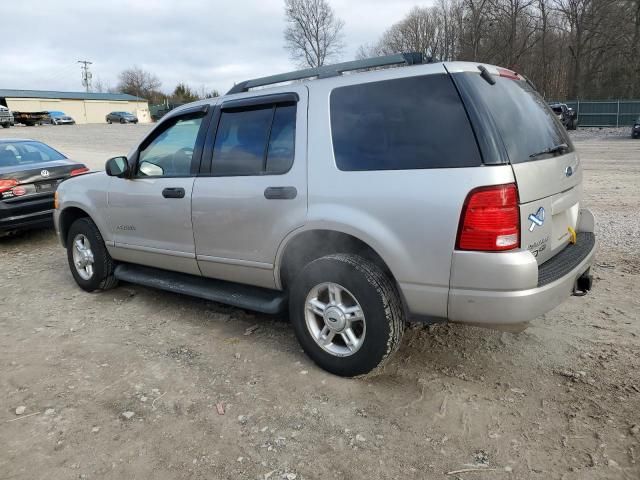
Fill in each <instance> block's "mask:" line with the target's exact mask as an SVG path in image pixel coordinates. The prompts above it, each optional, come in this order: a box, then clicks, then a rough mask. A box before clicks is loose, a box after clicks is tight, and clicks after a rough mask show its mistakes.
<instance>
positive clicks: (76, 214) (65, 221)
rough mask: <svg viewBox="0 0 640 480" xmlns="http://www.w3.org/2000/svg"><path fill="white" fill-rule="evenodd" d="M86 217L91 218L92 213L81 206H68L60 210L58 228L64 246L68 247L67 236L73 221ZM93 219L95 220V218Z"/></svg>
mask: <svg viewBox="0 0 640 480" xmlns="http://www.w3.org/2000/svg"><path fill="white" fill-rule="evenodd" d="M85 217H86V218H90V219H91V215H89V214H88V213H87V212H86V211H85V210H83V209H82V208H79V207H66V208H65V209H64V210H62V211H61V212H60V217H59V220H58V225H59V226H58V228H59V233H60V241H61V242H62V246H63V247H65V248H66V247H67V236H68V235H69V229H70V228H71V225H73V222H75V221H76V220H78V219H79V218H85ZM91 220H92V221H93V219H91ZM94 223H95V222H94Z"/></svg>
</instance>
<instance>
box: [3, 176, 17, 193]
mask: <svg viewBox="0 0 640 480" xmlns="http://www.w3.org/2000/svg"><path fill="white" fill-rule="evenodd" d="M16 185H18V181H17V180H14V179H13V178H11V179H9V180H0V193H3V192H6V191H8V190H11V189H12V188H13V187H15V186H16Z"/></svg>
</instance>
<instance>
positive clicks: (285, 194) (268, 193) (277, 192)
mask: <svg viewBox="0 0 640 480" xmlns="http://www.w3.org/2000/svg"><path fill="white" fill-rule="evenodd" d="M297 196H298V190H296V187H267V189H266V190H265V191H264V198H266V199H267V200H293V199H294V198H296V197H297Z"/></svg>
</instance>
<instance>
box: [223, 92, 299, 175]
mask: <svg viewBox="0 0 640 480" xmlns="http://www.w3.org/2000/svg"><path fill="white" fill-rule="evenodd" d="M295 125H296V105H295V104H278V105H264V106H260V107H251V108H246V109H231V110H223V111H222V113H221V116H220V122H219V124H218V131H217V133H216V141H215V144H214V147H213V175H228V176H233V175H262V174H265V173H266V174H271V175H276V174H282V173H285V172H287V171H288V170H289V169H290V168H291V166H292V165H293V157H294V143H295Z"/></svg>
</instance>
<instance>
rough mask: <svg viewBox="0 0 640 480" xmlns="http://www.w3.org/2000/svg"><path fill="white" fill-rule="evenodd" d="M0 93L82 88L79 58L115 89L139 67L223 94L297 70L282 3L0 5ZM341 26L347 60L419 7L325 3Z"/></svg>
mask: <svg viewBox="0 0 640 480" xmlns="http://www.w3.org/2000/svg"><path fill="white" fill-rule="evenodd" d="M0 2H1V3H2V8H1V10H2V37H3V38H4V41H3V45H2V47H1V48H0V65H2V68H0V88H16V89H37V90H68V91H78V90H82V89H83V87H82V84H81V75H80V65H79V64H78V63H76V61H77V60H85V59H86V60H90V61H92V62H93V65H91V71H92V72H93V79H94V82H95V81H96V80H98V79H100V81H101V82H102V83H103V84H106V85H107V86H110V87H115V86H116V85H117V77H118V72H120V71H121V70H123V69H125V68H127V67H130V66H133V65H138V66H140V67H142V68H144V69H146V70H148V71H150V72H153V73H154V74H156V75H157V76H158V77H159V78H160V80H161V81H162V90H164V91H167V92H168V91H171V90H173V87H174V86H175V85H176V83H178V82H180V81H184V82H187V83H188V84H189V85H191V86H192V87H194V88H196V89H198V90H200V89H201V88H203V87H204V88H205V89H206V90H211V89H217V90H219V91H220V92H222V93H224V92H226V91H227V90H228V89H229V88H230V87H231V86H232V85H233V83H234V82H237V81H241V80H244V79H247V78H252V77H258V76H263V75H270V74H274V73H280V72H284V71H288V70H292V69H294V68H295V65H293V64H292V62H291V61H290V60H289V55H288V52H287V51H286V50H284V48H283V34H282V32H283V29H284V26H285V21H284V14H283V3H284V2H283V0H245V1H242V0H236V1H233V0H227V1H222V0H180V1H178V0H137V1H133V0H129V1H127V0H56V1H50V0H0ZM330 3H331V5H332V6H333V7H334V9H335V11H336V13H337V15H338V16H339V17H340V18H342V19H343V20H344V21H345V28H344V34H345V43H346V46H347V48H346V49H345V52H344V55H343V60H351V59H353V58H354V56H355V52H356V50H357V48H358V47H359V46H360V45H362V44H364V43H372V42H374V41H376V40H377V39H378V38H379V36H380V34H381V33H382V32H383V31H384V30H385V29H386V28H388V27H389V26H390V25H391V24H393V23H394V22H396V21H398V20H400V19H401V18H402V17H403V16H404V15H405V14H406V13H407V12H408V11H409V10H410V9H411V7H413V6H414V5H425V4H428V3H430V2H429V1H418V0H330Z"/></svg>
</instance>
